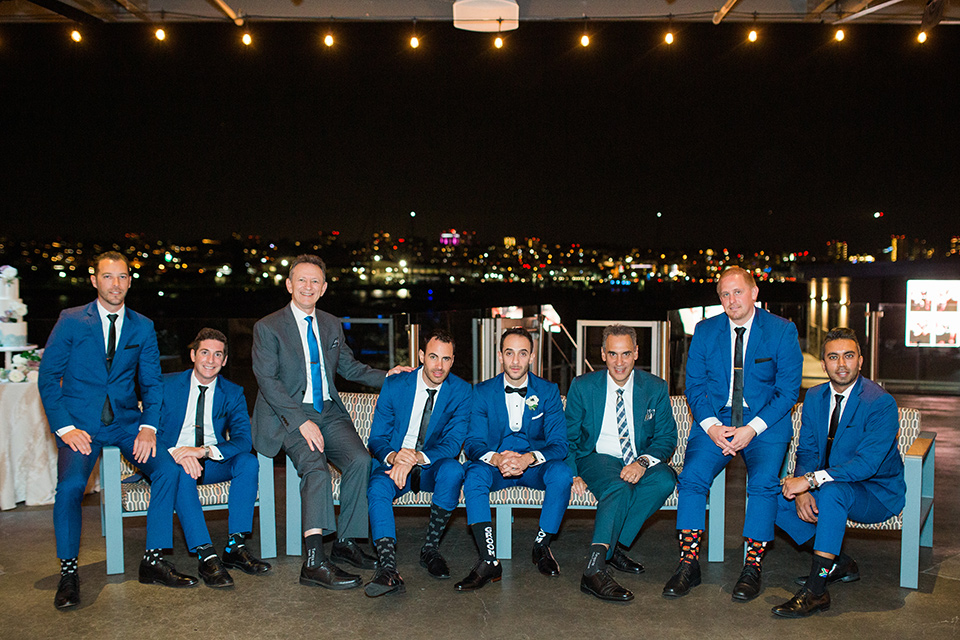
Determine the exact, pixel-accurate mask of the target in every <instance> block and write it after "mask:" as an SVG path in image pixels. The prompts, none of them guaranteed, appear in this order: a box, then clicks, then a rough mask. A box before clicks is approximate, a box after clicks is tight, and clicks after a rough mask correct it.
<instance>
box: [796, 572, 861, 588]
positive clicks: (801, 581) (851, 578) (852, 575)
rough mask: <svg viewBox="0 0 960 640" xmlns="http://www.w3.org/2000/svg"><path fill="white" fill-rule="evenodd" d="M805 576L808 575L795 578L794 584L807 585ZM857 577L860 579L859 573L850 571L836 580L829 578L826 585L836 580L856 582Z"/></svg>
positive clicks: (834, 582) (836, 581)
mask: <svg viewBox="0 0 960 640" xmlns="http://www.w3.org/2000/svg"><path fill="white" fill-rule="evenodd" d="M807 578H808V576H800V577H799V578H797V579H796V580H794V581H793V582H794V584H798V585H800V586H801V587H805V586H807ZM859 579H860V574H859V573H850V574H847V575H845V576H843V577H842V578H839V579H837V580H831V581H829V582H827V586H828V587H829V586H830V585H832V584H837V583H838V582H856V581H858V580H859Z"/></svg>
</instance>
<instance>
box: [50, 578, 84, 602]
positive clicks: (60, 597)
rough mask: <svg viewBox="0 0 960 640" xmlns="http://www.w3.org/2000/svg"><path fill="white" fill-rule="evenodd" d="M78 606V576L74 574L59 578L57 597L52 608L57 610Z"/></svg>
mask: <svg viewBox="0 0 960 640" xmlns="http://www.w3.org/2000/svg"><path fill="white" fill-rule="evenodd" d="M78 604H80V575H79V574H78V573H76V572H74V573H68V574H66V575H62V576H60V584H59V585H57V595H56V596H54V598H53V606H55V607H56V608H57V609H69V608H71V607H75V606H77V605H78Z"/></svg>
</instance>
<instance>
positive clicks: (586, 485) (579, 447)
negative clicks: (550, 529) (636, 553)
mask: <svg viewBox="0 0 960 640" xmlns="http://www.w3.org/2000/svg"><path fill="white" fill-rule="evenodd" d="M638 355H639V351H638V348H637V333H636V331H634V329H633V327H627V326H624V325H622V324H614V325H610V326H608V327H606V328H605V329H604V330H603V347H602V350H601V357H602V358H603V362H604V363H605V364H606V365H607V368H606V370H605V371H594V372H593V373H587V374H584V375H582V376H579V377H577V378H576V379H574V381H573V384H572V385H570V393H569V394H568V395H567V409H566V412H565V415H566V418H567V438H568V439H569V441H570V455H569V456H568V457H567V463H568V464H569V465H570V467H571V470H572V471H573V474H574V478H573V490H574V491H576V492H577V493H578V494H580V495H582V494H583V492H584V491H585V490H586V489H590V491H591V492H593V495H594V496H596V498H597V517H596V520H595V521H594V525H593V544H592V545H591V547H590V554H589V556H588V560H587V567H586V569H584V572H583V576H582V577H581V579H580V590H581V591H583V592H584V593H588V594H590V595H593V596H596V597H597V598H600V599H601V600H610V601H614V602H626V601H628V600H633V593H632V592H630V591H629V590H628V589H624V588H623V587H621V586H620V585H619V584H618V583H617V581H616V580H615V579H614V578H613V576H611V575H610V574H609V573H608V572H607V567H612V568H614V569H617V570H618V571H622V572H625V573H633V574H640V573H643V565H642V564H640V563H639V562H636V561H634V560H632V559H630V558H629V557H628V556H627V554H626V550H627V548H628V547H630V545H632V544H633V541H634V539H635V538H636V537H637V534H639V533H640V528H641V527H642V526H643V523H644V522H646V520H647V518H649V517H650V516H651V515H652V514H653V513H655V512H656V511H657V510H658V509H659V508H660V507H662V506H663V503H664V502H665V501H666V499H667V498H668V497H669V496H670V494H671V493H673V488H674V486H676V484H677V478H676V475H675V474H674V472H673V469H671V468H670V465H668V464H667V462H668V461H669V459H670V456H671V455H672V454H673V450H674V449H675V448H676V447H677V423H676V421H675V420H674V419H673V411H672V410H671V408H670V396H669V394H668V391H667V383H666V382H665V381H664V380H662V379H660V378H658V377H656V376H654V375H651V374H649V373H647V372H646V371H642V370H640V369H634V365H635V364H636V362H637V357H638Z"/></svg>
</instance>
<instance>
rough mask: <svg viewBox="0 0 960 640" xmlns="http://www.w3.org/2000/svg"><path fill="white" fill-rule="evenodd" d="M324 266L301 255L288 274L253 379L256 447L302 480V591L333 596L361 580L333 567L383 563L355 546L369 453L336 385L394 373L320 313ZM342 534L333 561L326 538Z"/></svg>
mask: <svg viewBox="0 0 960 640" xmlns="http://www.w3.org/2000/svg"><path fill="white" fill-rule="evenodd" d="M326 272H327V269H326V265H324V263H323V260H321V259H320V258H318V257H317V256H312V255H301V256H297V258H296V259H294V261H293V263H292V264H291V265H290V273H289V275H288V276H287V281H286V282H287V291H289V292H290V294H291V297H292V300H291V302H290V304H289V305H287V306H285V307H284V308H282V309H280V310H279V311H275V312H274V313H271V314H270V315H268V316H267V317H265V318H262V319H261V320H260V321H258V322H257V324H256V325H254V327H253V354H252V355H253V373H254V375H256V377H257V384H259V386H260V390H259V392H258V394H257V403H256V406H255V407H254V410H253V420H252V427H253V444H254V447H256V449H257V451H259V452H260V453H262V454H264V455H266V456H275V455H277V453H278V452H279V451H280V449H281V448H282V449H284V450H285V451H286V452H287V454H288V455H289V456H290V458H291V459H292V460H293V463H294V465H295V466H296V468H297V473H298V475H299V476H300V497H301V503H302V509H303V536H304V547H305V550H306V559H305V561H304V563H303V567H302V568H301V570H300V584H304V585H309V586H321V587H326V588H328V589H351V588H354V587H359V586H360V584H361V580H360V576H358V575H353V574H350V573H347V572H345V571H342V570H341V569H340V568H339V567H338V566H337V565H335V564H334V563H333V561H334V560H335V561H338V562H347V563H349V564H352V565H353V566H355V567H358V568H361V569H373V568H374V567H375V566H376V558H374V557H373V556H371V555H369V554H367V553H365V552H364V551H363V550H362V549H361V548H360V546H359V545H358V544H357V542H356V539H357V538H366V537H368V531H369V527H368V523H367V482H368V480H369V478H370V454H369V453H368V452H367V449H366V447H365V446H364V445H363V442H362V441H361V440H360V437H359V436H358V435H357V431H356V428H355V427H354V426H353V422H352V421H351V420H350V415H349V414H348V413H347V410H346V408H345V407H344V405H343V401H342V400H341V399H340V395H339V394H338V393H337V389H336V387H335V386H334V377H335V375H336V374H340V375H341V376H343V377H344V378H346V379H347V380H353V381H355V382H360V383H362V384H365V385H368V386H371V387H377V388H379V387H380V386H381V385H382V384H383V380H384V377H385V376H388V375H391V374H393V373H397V372H398V371H409V370H411V369H410V367H394V368H393V369H391V370H390V371H389V372H386V373H385V372H383V371H380V370H377V369H373V368H371V367H369V366H367V365H365V364H362V363H360V362H357V360H356V359H354V357H353V352H352V351H351V350H350V347H348V346H347V344H346V340H345V339H344V335H343V329H342V328H341V326H340V320H339V319H338V318H336V317H335V316H332V315H330V314H329V313H326V312H324V311H321V310H319V309H317V308H316V305H317V301H318V300H319V299H320V297H322V296H323V294H324V293H325V292H326V290H327V281H326ZM328 463H333V464H334V465H335V466H336V467H337V468H338V469H339V470H340V471H341V472H342V474H343V477H342V479H341V484H340V522H339V526H338V523H337V521H336V518H335V516H334V511H333V494H332V491H331V479H330V467H329V466H328ZM333 532H336V533H337V540H336V542H334V544H333V549H332V551H331V554H330V558H328V557H327V555H326V554H325V552H324V549H323V535H324V534H325V533H333Z"/></svg>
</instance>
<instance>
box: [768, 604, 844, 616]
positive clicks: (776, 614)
mask: <svg viewBox="0 0 960 640" xmlns="http://www.w3.org/2000/svg"><path fill="white" fill-rule="evenodd" d="M829 609H830V605H829V604H825V605H821V606H819V607H817V608H816V609H812V610H811V611H810V613H807V614H806V615H796V614H792V613H786V612H779V611H777V610H775V609H771V612H772V613H773V615H775V616H779V617H781V618H790V619H791V620H797V619H799V618H809V617H810V616H812V615H813V614H815V613H816V612H818V611H827V610H829Z"/></svg>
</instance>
